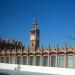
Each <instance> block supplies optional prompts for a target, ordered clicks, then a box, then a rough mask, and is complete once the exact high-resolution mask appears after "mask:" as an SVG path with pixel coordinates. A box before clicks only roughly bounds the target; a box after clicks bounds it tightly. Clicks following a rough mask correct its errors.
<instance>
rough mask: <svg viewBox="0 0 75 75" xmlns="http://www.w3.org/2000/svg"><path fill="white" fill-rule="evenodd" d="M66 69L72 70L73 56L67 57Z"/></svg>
mask: <svg viewBox="0 0 75 75" xmlns="http://www.w3.org/2000/svg"><path fill="white" fill-rule="evenodd" d="M67 67H68V68H73V55H67Z"/></svg>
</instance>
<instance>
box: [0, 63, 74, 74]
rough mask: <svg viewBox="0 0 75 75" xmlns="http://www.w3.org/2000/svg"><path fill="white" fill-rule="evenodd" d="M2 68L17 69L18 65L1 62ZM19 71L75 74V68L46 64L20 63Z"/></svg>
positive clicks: (0, 67) (0, 66)
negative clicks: (48, 65) (47, 65)
mask: <svg viewBox="0 0 75 75" xmlns="http://www.w3.org/2000/svg"><path fill="white" fill-rule="evenodd" d="M0 69H6V70H17V69H18V65H17V64H6V63H4V64H3V63H0ZM19 71H27V72H38V73H47V74H57V75H75V69H69V68H56V67H44V66H30V65H19Z"/></svg>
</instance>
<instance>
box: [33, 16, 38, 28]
mask: <svg viewBox="0 0 75 75" xmlns="http://www.w3.org/2000/svg"><path fill="white" fill-rule="evenodd" d="M37 25H38V21H37V16H36V15H34V21H33V28H37Z"/></svg>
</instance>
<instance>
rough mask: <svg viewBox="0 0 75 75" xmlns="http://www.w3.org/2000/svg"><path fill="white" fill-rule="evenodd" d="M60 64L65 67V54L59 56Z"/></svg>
mask: <svg viewBox="0 0 75 75" xmlns="http://www.w3.org/2000/svg"><path fill="white" fill-rule="evenodd" d="M59 65H60V67H64V55H60V56H59Z"/></svg>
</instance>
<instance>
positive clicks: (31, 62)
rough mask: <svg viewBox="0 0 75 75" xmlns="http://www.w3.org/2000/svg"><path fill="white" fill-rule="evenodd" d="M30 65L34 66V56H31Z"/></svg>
mask: <svg viewBox="0 0 75 75" xmlns="http://www.w3.org/2000/svg"><path fill="white" fill-rule="evenodd" d="M30 65H33V56H30Z"/></svg>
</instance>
